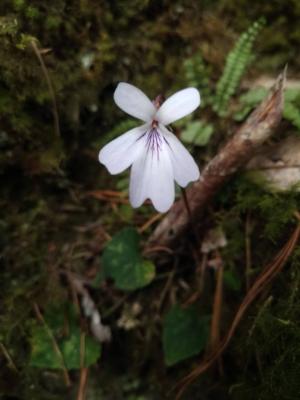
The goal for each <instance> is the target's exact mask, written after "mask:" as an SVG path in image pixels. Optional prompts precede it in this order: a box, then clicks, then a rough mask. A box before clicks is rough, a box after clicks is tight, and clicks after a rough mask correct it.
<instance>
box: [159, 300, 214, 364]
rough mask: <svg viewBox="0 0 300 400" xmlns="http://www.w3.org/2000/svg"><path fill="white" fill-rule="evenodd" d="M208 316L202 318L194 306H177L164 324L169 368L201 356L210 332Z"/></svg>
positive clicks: (165, 352)
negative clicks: (195, 356) (198, 355)
mask: <svg viewBox="0 0 300 400" xmlns="http://www.w3.org/2000/svg"><path fill="white" fill-rule="evenodd" d="M209 320H210V318H209V317H208V316H200V315H199V313H198V310H197V308H196V307H195V306H194V305H192V306H190V307H188V308H181V307H180V306H179V305H175V306H173V307H172V308H171V310H170V311H169V312H168V313H167V315H166V316H165V318H164V322H163V349H164V356H165V363H166V365H167V366H171V365H174V364H176V363H178V362H179V361H182V360H185V359H187V358H189V357H192V356H194V355H196V354H199V353H200V352H201V351H202V350H203V349H204V348H205V346H206V343H207V338H208V332H209Z"/></svg>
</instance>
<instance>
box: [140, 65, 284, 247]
mask: <svg viewBox="0 0 300 400" xmlns="http://www.w3.org/2000/svg"><path fill="white" fill-rule="evenodd" d="M285 76H286V69H285V70H284V71H283V72H282V73H281V74H280V75H279V77H278V78H277V80H276V82H275V84H274V86H273V87H272V88H271V89H270V92H269V95H268V96H267V97H266V98H265V100H263V102H262V103H261V104H260V105H259V106H258V107H257V108H256V109H255V110H254V111H253V112H252V114H251V115H250V116H249V117H248V119H247V120H246V122H245V123H244V124H243V125H242V126H241V127H240V128H239V129H238V131H237V132H236V134H235V135H234V136H233V137H232V138H231V139H229V141H228V142H227V144H225V146H224V147H223V148H222V149H221V150H220V151H219V153H218V154H217V155H216V156H215V157H214V158H213V159H212V160H211V161H210V162H209V164H208V165H207V166H206V167H205V169H204V171H203V173H202V176H201V178H200V179H199V180H198V181H197V182H195V183H194V184H193V185H192V186H191V187H190V188H189V189H188V190H187V191H186V195H187V199H188V202H189V207H190V211H191V217H192V218H190V217H189V215H188V214H187V211H186V207H185V205H184V201H183V199H181V200H179V201H177V202H176V203H175V204H174V205H173V206H172V208H171V210H170V211H169V213H168V214H167V215H166V216H165V217H164V219H163V220H162V221H161V222H160V223H159V224H158V226H157V228H156V229H155V231H154V232H153V234H152V236H151V237H150V239H149V243H148V244H149V245H150V246H155V245H158V244H159V245H160V246H171V245H172V244H174V242H176V240H177V239H179V237H180V236H181V235H182V234H183V233H184V232H185V231H186V230H187V229H188V228H189V223H190V220H191V219H192V220H194V221H196V223H197V221H199V218H200V216H201V213H202V212H203V210H204V208H205V207H206V206H207V204H208V203H209V202H210V201H211V199H212V198H213V197H214V195H215V194H216V193H217V192H218V190H219V189H220V188H221V187H222V185H223V184H224V183H225V182H226V181H227V179H228V178H229V177H230V176H231V175H233V174H234V173H235V172H236V171H237V170H238V169H239V168H241V167H242V166H243V165H245V163H247V162H248V161H249V160H250V159H251V157H252V156H253V155H254V154H255V152H256V150H257V149H258V148H259V147H260V146H261V144H262V143H263V142H265V141H266V140H267V139H268V138H270V137H271V135H272V134H273V132H274V130H275V128H276V127H277V126H278V124H279V122H280V120H281V117H282V111H283V91H284V84H285Z"/></svg>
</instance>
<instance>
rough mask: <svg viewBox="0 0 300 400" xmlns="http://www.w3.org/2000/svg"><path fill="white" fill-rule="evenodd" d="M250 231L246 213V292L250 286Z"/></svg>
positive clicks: (248, 218) (248, 217)
mask: <svg viewBox="0 0 300 400" xmlns="http://www.w3.org/2000/svg"><path fill="white" fill-rule="evenodd" d="M250 233H251V222H250V214H249V213H248V214H247V217H246V225H245V252H246V289H247V292H248V290H249V288H250V273H251V242H250Z"/></svg>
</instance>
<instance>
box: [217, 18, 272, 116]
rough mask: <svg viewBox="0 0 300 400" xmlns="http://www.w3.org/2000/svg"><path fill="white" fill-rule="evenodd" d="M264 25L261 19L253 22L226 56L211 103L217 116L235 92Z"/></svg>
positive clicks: (223, 111)
mask: <svg viewBox="0 0 300 400" xmlns="http://www.w3.org/2000/svg"><path fill="white" fill-rule="evenodd" d="M264 25H265V20H264V19H263V18H260V19H259V20H258V21H256V22H254V23H253V24H252V25H251V26H250V28H249V29H248V30H247V31H246V32H244V33H243V34H242V35H241V36H240V38H239V39H238V41H237V43H236V45H235V46H234V48H233V50H232V51H231V52H230V53H229V54H228V56H227V58H226V63H225V68H224V71H223V74H222V76H221V78H220V80H219V81H218V83H217V90H216V95H215V99H214V102H213V108H214V110H215V111H216V112H217V113H218V114H219V115H222V114H225V112H226V108H227V105H228V102H229V100H230V98H231V97H232V96H233V94H234V93H235V92H236V90H237V88H238V86H239V84H240V81H241V78H242V76H243V74H244V73H245V70H246V68H247V67H248V65H249V64H250V62H251V61H252V59H253V53H252V49H253V44H254V41H255V39H256V38H257V36H258V34H259V33H260V32H261V30H262V28H263V27H264Z"/></svg>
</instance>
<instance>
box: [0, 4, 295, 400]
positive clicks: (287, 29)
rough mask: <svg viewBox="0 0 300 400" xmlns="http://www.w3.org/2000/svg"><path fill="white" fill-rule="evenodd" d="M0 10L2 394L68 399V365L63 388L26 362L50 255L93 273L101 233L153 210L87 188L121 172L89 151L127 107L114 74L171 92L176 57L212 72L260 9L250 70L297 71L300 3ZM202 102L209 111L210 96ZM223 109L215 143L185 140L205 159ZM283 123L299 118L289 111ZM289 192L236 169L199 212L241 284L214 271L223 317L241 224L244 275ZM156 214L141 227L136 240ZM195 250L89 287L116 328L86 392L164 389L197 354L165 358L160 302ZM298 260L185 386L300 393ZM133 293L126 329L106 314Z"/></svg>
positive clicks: (46, 292) (114, 313)
mask: <svg viewBox="0 0 300 400" xmlns="http://www.w3.org/2000/svg"><path fill="white" fill-rule="evenodd" d="M0 11H1V12H0V15H1V16H0V39H1V40H0V43H1V44H0V59H1V63H0V149H1V154H0V168H1V172H0V174H1V175H0V176H1V187H2V189H1V190H2V195H1V211H0V214H1V220H0V232H1V235H0V244H1V258H0V262H1V280H0V300H1V303H0V304H1V307H0V342H1V349H0V368H1V373H0V397H1V399H3V400H8V399H10V400H12V399H15V400H35V399H36V400H40V399H43V400H44V399H49V400H50V399H51V400H54V399H55V400H56V399H57V400H60V399H66V398H70V399H75V398H76V395H77V388H78V382H79V373H78V372H76V371H73V372H71V379H72V382H73V386H72V388H71V389H68V388H66V387H65V385H64V382H63V380H62V377H61V373H60V372H57V371H51V370H40V369H39V370H38V369H34V368H32V367H30V366H29V359H30V340H29V339H30V338H29V333H30V331H31V326H32V324H34V323H35V322H36V315H35V314H34V311H33V304H34V303H37V304H39V307H40V308H41V309H42V310H43V309H44V308H46V307H47V305H48V304H60V303H62V302H64V301H66V300H67V299H69V300H70V299H72V293H71V290H70V288H69V286H68V285H67V284H66V282H65V280H64V279H62V277H61V274H60V270H61V269H70V270H72V271H74V272H76V273H78V274H80V275H81V276H82V277H89V276H93V274H95V271H97V270H98V269H99V264H100V262H99V259H100V254H101V251H102V249H103V246H104V244H105V242H106V241H107V239H108V237H109V235H112V234H113V233H115V232H117V231H118V230H119V229H121V228H122V227H124V226H127V225H134V226H138V227H140V226H142V225H143V223H144V222H145V221H147V220H148V219H149V218H150V217H151V216H152V215H153V212H152V209H151V208H150V207H146V206H145V207H143V208H142V209H141V211H136V212H133V211H132V209H131V208H130V207H129V206H128V205H126V204H125V205H123V204H121V205H119V204H112V203H111V202H101V201H99V200H97V199H94V198H93V197H92V196H90V195H89V192H90V191H92V190H101V189H113V190H123V188H124V187H126V179H127V178H126V176H127V175H126V174H125V175H122V176H121V178H120V177H117V178H116V177H114V178H111V177H109V176H108V174H107V173H106V171H105V170H104V168H101V167H100V166H99V164H98V161H97V152H98V150H99V146H100V145H101V143H104V142H106V141H107V140H108V136H107V135H106V134H107V133H109V132H113V130H114V129H115V127H116V126H117V125H118V124H119V122H120V121H122V119H124V115H123V114H122V113H121V112H120V111H119V110H118V109H117V108H116V107H115V105H114V104H113V101H112V93H113V90H114V88H115V86H116V84H117V82H119V81H121V80H125V81H130V82H132V83H134V84H136V85H137V86H139V87H141V88H142V89H143V90H144V91H145V92H146V93H148V94H149V96H150V97H155V96H156V95H157V94H158V93H159V92H166V93H171V92H173V91H175V90H176V89H178V88H181V87H182V86H184V85H185V82H186V79H185V76H184V67H183V65H184V61H185V60H186V59H187V58H189V57H191V56H193V55H194V54H196V53H197V52H199V53H201V55H202V58H203V60H204V61H205V63H206V64H207V65H208V66H209V76H210V79H211V81H212V82H214V81H217V79H218V78H219V76H220V75H221V72H222V69H223V67H224V60H225V57H226V54H227V53H228V51H229V50H230V49H231V48H232V46H233V44H234V42H235V40H236V38H237V37H238V33H240V32H241V31H243V30H245V29H247V28H248V26H249V25H250V24H251V23H252V22H253V20H255V19H258V18H260V17H261V16H264V17H266V19H267V26H266V28H265V30H264V31H263V33H262V34H261V36H260V37H259V38H258V40H257V43H258V47H257V52H258V54H259V56H258V58H257V61H256V63H255V64H254V65H253V68H252V69H251V71H250V72H249V76H250V77H258V76H260V74H261V73H263V74H269V75H271V76H275V75H277V73H278V72H279V70H280V69H281V68H282V66H284V65H285V64H286V63H288V64H289V67H290V74H291V76H293V77H295V78H297V77H298V75H299V66H300V58H299V54H298V51H299V41H300V28H299V24H298V21H299V17H300V5H299V3H298V2H297V1H292V0H288V1H286V2H281V1H278V2H268V3H263V4H262V3H261V1H258V0H257V1H256V0H255V1H252V2H247V1H243V0H229V1H225V0H220V1H203V2H201V4H200V2H191V1H184V0H178V1H165V2H151V1H149V0H127V1H104V0H101V1H95V0H55V1H53V0H51V1H50V0H43V1H40V0H32V1H29V0H10V1H8V0H7V1H6V0H2V2H1V4H0ZM32 41H34V42H35V43H37V45H38V47H39V49H40V50H41V51H42V55H43V59H44V62H45V64H46V67H47V70H48V74H49V76H50V77H51V81H52V83H53V87H54V92H55V96H56V100H57V104H58V113H59V121H60V134H59V135H58V132H57V131H56V130H55V128H54V123H53V112H52V109H53V98H52V96H51V93H50V92H49V87H48V85H47V80H46V77H45V75H44V74H43V71H42V68H41V65H40V62H39V60H38V58H37V56H36V54H35V52H34V50H33V47H32ZM199 79H200V78H199ZM199 113H202V115H204V116H206V117H207V119H209V118H212V111H211V110H210V109H208V108H205V109H204V110H200V111H199ZM124 124H125V125H126V122H125V123H124ZM218 124H219V125H218V127H219V133H217V134H216V135H215V137H214V138H213V140H212V141H211V143H210V144H209V145H208V146H207V147H206V148H204V149H202V150H201V151H199V150H196V155H197V158H198V160H199V162H200V165H204V164H205V162H206V161H207V159H209V158H210V157H211V156H212V155H213V154H215V153H216V151H217V149H218V147H219V146H220V144H221V143H222V142H223V141H224V140H225V139H226V137H225V136H226V135H225V133H224V132H232V131H234V129H235V124H236V123H234V122H232V120H230V119H226V120H222V121H220V123H218ZM125 125H123V126H125ZM285 130H288V131H290V132H292V133H295V134H299V132H298V133H297V132H294V131H293V128H292V127H291V126H289V125H288V126H285ZM115 134H116V132H113V135H115ZM285 134H286V131H285V132H283V131H280V132H279V135H282V136H284V135H285ZM197 153H198V154H197ZM299 200H300V195H299V193H297V192H290V193H285V194H274V193H270V192H268V191H266V190H265V189H264V188H263V187H262V186H261V185H258V184H255V183H253V182H252V181H251V180H249V179H248V178H247V176H245V175H244V174H243V173H238V174H237V176H235V177H234V178H233V179H232V180H231V181H230V182H228V184H227V185H226V186H225V188H224V189H223V190H222V191H221V192H220V193H219V194H218V195H217V196H216V198H215V200H214V202H213V204H212V205H211V207H210V208H209V210H208V214H207V217H206V218H205V221H203V226H204V227H205V228H207V229H208V228H209V227H211V226H221V227H222V229H223V231H224V233H225V235H226V238H227V241H228V245H227V246H226V247H225V248H224V249H223V250H222V251H221V253H222V258H223V260H224V263H225V269H227V270H230V271H232V272H233V273H234V274H235V276H236V277H237V278H236V279H237V280H238V281H239V283H240V289H238V290H233V289H232V288H230V287H226V286H225V294H224V299H223V312H224V321H223V324H224V331H225V330H226V327H227V326H228V324H229V322H230V320H231V318H232V316H233V313H234V311H235V310H236V309H237V306H238V304H239V303H240V302H241V300H242V298H243V295H244V294H245V262H246V261H245V235H246V233H245V232H246V229H247V228H246V225H247V226H248V228H249V227H250V228H249V229H250V230H249V232H250V233H249V235H250V241H251V260H252V262H251V264H252V269H251V272H252V275H251V276H250V280H253V279H254V277H255V276H256V274H257V272H258V271H259V270H260V269H261V268H262V267H263V266H264V265H266V263H267V262H268V261H270V260H271V259H272V257H273V256H274V255H275V254H276V253H277V252H278V251H279V250H280V248H281V247H282V246H283V245H284V243H285V242H286V240H287V238H288V237H289V235H290V234H291V232H292V229H293V227H294V226H295V224H296V220H295V217H294V212H295V211H296V210H297V209H299V205H300V203H299ZM151 229H152V228H150V229H148V230H146V231H145V232H144V233H143V239H144V240H146V239H147V237H148V235H149V233H150V232H151ZM190 254H191V252H190V245H189V244H186V245H185V246H184V247H183V248H181V249H180V251H178V254H177V253H176V254H175V256H174V257H171V258H169V259H168V258H167V259H165V257H164V258H163V259H162V260H158V270H159V273H158V275H157V278H156V280H155V282H154V283H153V284H152V285H151V286H150V287H148V288H145V289H143V290H140V291H138V292H135V293H133V294H130V295H128V296H127V297H126V298H124V294H123V293H120V291H118V290H116V289H114V288H113V286H111V285H110V284H108V285H103V286H101V287H99V288H97V289H95V288H94V289H93V297H94V298H95V300H96V302H97V305H98V306H99V309H100V310H101V312H102V314H103V316H104V319H105V323H107V324H109V325H111V326H112V329H113V337H114V339H113V342H112V343H111V344H108V345H104V348H103V354H102V357H101V360H100V361H99V363H98V364H97V365H95V366H93V367H92V368H91V369H90V376H89V383H88V387H87V392H86V393H87V394H86V399H90V400H93V399H97V400H99V399H102V398H103V399H116V400H118V399H131V400H138V399H139V400H142V399H149V400H150V399H155V400H156V399H163V398H165V396H166V394H167V393H168V392H169V390H170V389H171V388H172V387H173V386H174V384H175V383H176V382H177V380H178V379H179V378H180V377H182V376H183V375H184V374H185V373H186V372H187V371H189V369H190V367H191V366H192V365H194V366H195V365H197V359H195V360H193V361H190V360H188V361H186V362H184V363H182V364H180V365H179V366H178V367H177V366H176V367H172V368H170V369H167V368H166V367H165V366H164V363H163V356H162V349H161V333H160V329H161V319H162V316H163V315H164V313H165V311H166V310H167V309H168V307H169V305H170V303H171V302H172V301H173V300H174V298H177V299H178V300H179V301H185V300H186V299H187V298H188V297H189V296H190V295H191V294H192V293H193V292H194V291H196V290H197V281H196V280H195V260H194V259H193V257H192V256H191V255H190ZM299 264H300V251H299V248H297V247H296V249H295V251H294V253H293V256H292V258H291V259H290V261H289V263H288V265H287V266H286V268H285V270H284V271H283V272H282V274H281V275H280V276H279V277H278V279H277V280H276V283H275V284H274V286H273V287H272V289H270V288H268V289H267V290H266V292H265V293H264V294H263V295H262V296H261V298H260V299H258V301H257V302H256V304H255V305H254V306H253V307H252V308H251V310H250V311H249V313H248V314H247V315H246V317H245V318H244V320H243V323H242V325H241V326H240V329H239V330H238V332H237V334H236V336H235V338H234V340H233V343H232V346H231V347H230V348H229V350H228V351H227V352H226V355H225V358H224V360H223V364H224V373H223V375H219V374H218V373H217V372H216V370H212V371H211V372H209V373H207V374H206V375H204V376H203V377H202V378H201V379H200V380H199V382H197V384H196V385H195V386H194V387H193V388H192V389H191V392H190V393H191V394H188V393H187V394H186V398H187V399H188V398H197V399H202V398H203V399H215V398H218V399H227V398H228V399H229V398H232V399H240V398H245V399H248V398H249V399H252V398H257V399H261V400H268V399H282V400H285V399H286V400H288V399H289V400H290V399H295V400H296V399H297V398H298V397H299V393H300V386H299V376H300V364H299V363H300V347H299V342H300V341H299V339H300V329H299V310H300V301H299V296H298V290H299V283H300V275H299ZM173 273H174V278H173V283H172V287H171V289H170V290H169V291H168V292H167V294H166V295H165V296H164V295H163V294H162V293H165V292H164V290H165V288H166V284H167V281H168V278H169V277H170V275H172V274H173ZM212 275H213V273H212ZM213 281H214V278H213V276H209V277H208V281H207V282H206V284H207V292H208V293H207V298H206V299H205V300H204V301H203V309H205V311H209V310H210V307H211V300H212V290H210V288H212V287H213ZM134 302H139V303H140V304H141V305H142V310H143V311H142V315H141V316H140V317H139V318H140V326H139V327H138V328H137V329H136V330H134V331H129V332H125V331H122V330H120V329H118V328H117V326H116V321H117V319H118V318H119V317H120V314H121V312H122V310H123V307H124V305H125V304H129V305H130V304H132V303H134ZM117 304H119V306H117V307H116V305H117Z"/></svg>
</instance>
